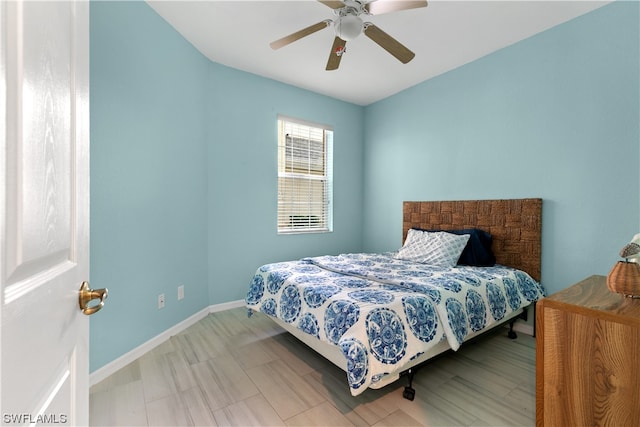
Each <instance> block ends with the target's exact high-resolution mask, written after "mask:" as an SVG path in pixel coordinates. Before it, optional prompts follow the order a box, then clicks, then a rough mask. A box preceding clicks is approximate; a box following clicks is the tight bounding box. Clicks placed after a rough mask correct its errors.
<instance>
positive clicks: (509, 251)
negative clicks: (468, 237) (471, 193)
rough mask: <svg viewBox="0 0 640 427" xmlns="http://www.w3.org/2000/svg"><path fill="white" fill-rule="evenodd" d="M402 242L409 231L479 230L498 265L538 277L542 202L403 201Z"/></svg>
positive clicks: (532, 200)
mask: <svg viewBox="0 0 640 427" xmlns="http://www.w3.org/2000/svg"><path fill="white" fill-rule="evenodd" d="M402 209H403V220H402V241H403V242H404V240H405V239H406V237H407V231H408V230H409V229H410V228H414V227H416V228H423V229H427V230H434V229H440V230H455V229H463V228H479V229H482V230H484V231H487V232H489V233H491V236H492V238H493V244H492V249H493V253H494V254H495V256H496V262H497V263H498V264H502V265H507V266H509V267H514V268H517V269H519V270H523V271H526V272H527V273H529V275H530V276H531V277H533V278H534V279H535V280H538V281H540V276H541V267H540V265H541V242H542V239H541V235H542V199H509V200H461V201H440V202H404V203H403V207H402Z"/></svg>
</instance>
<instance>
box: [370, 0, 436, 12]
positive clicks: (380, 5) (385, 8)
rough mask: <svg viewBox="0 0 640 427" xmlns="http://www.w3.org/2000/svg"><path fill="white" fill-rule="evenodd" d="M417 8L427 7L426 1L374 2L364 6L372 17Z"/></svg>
mask: <svg viewBox="0 0 640 427" xmlns="http://www.w3.org/2000/svg"><path fill="white" fill-rule="evenodd" d="M419 7H427V2H426V0H417V1H414V0H386V1H385V0H374V1H372V2H370V3H367V4H366V5H365V6H364V8H365V9H366V10H367V12H369V13H370V14H372V15H382V14H383V13H389V12H396V11H398V10H406V9H416V8H419Z"/></svg>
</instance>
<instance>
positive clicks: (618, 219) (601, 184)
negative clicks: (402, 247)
mask: <svg viewBox="0 0 640 427" xmlns="http://www.w3.org/2000/svg"><path fill="white" fill-rule="evenodd" d="M639 18H640V16H639V12H638V3H637V2H616V3H613V4H611V5H608V6H605V7H603V8H601V9H597V10H595V11H594V12H592V13H589V14H586V15H583V16H581V17H578V18H577V19H574V20H572V21H570V22H568V23H565V24H563V25H560V26H558V27H555V28H552V29H550V30H548V31H546V32H543V33H541V34H538V35H536V36H534V37H531V38H529V39H526V40H524V41H522V42H520V43H517V44H515V45H512V46H510V47H508V48H505V49H502V50H500V51H498V52H495V53H493V54H491V55H488V56H486V57H483V58H481V59H479V60H477V61H474V62H472V63H470V64H468V65H465V66H463V67H460V68H458V69H455V70H453V71H450V72H448V73H446V74H443V75H441V76H439V77H436V78H433V79H430V80H428V81H425V82H423V83H421V84H419V85H417V86H415V87H412V88H410V89H408V90H406V91H404V92H401V93H399V94H396V95H395V96H392V97H389V98H387V99H385V100H383V101H380V102H378V103H376V104H373V105H371V106H369V107H368V108H367V109H366V116H365V124H366V127H365V129H366V132H365V150H364V153H365V187H364V191H365V209H364V212H365V213H366V214H365V216H364V236H365V237H364V247H363V249H364V250H365V251H381V250H391V249H397V248H398V246H399V244H400V238H399V236H400V227H401V209H402V208H401V203H402V201H403V200H455V199H485V198H520V197H542V198H543V199H544V202H543V235H542V282H543V283H544V284H545V285H546V286H547V289H548V290H549V291H552V292H553V291H557V290H560V289H562V288H565V287H566V286H568V285H570V284H572V283H574V282H576V281H578V280H580V279H582V278H584V277H586V276H588V275H591V274H605V275H606V274H607V273H608V272H609V269H610V268H611V267H612V265H613V264H614V263H615V261H616V260H617V259H618V257H617V254H618V252H619V250H620V249H621V248H622V246H624V245H625V244H626V243H627V242H628V241H629V240H631V238H632V236H633V235H634V234H635V233H637V232H638V227H639V218H640V214H639V210H638V209H639V208H638V207H639V205H640V199H639V198H640V175H639V167H638V159H639V156H640V149H639V147H640V133H639V130H638V126H639V118H640V109H639V106H638V103H639V99H640V97H639V95H640V93H639V87H638V82H639V80H640V72H639V63H640V58H639V46H638V44H639V42H638V40H639V31H638V27H639V22H640V19H639ZM389 224H392V225H393V226H391V227H390V226H389Z"/></svg>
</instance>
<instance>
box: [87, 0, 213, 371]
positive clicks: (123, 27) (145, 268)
mask: <svg viewBox="0 0 640 427" xmlns="http://www.w3.org/2000/svg"><path fill="white" fill-rule="evenodd" d="M90 19H91V22H90V25H91V46H90V48H91V58H90V60H91V65H90V67H91V70H90V72H91V82H90V84H91V87H90V91H91V92H90V93H91V106H90V108H91V248H90V249H91V265H90V277H91V285H92V286H93V287H94V288H102V287H106V288H108V289H109V297H108V300H107V304H106V305H105V308H104V309H103V310H102V311H100V313H99V314H98V315H95V316H92V317H91V342H90V357H91V370H95V369H96V368H99V367H101V366H102V365H104V364H105V363H108V362H110V361H112V360H114V359H116V358H117V357H119V356H121V355H122V354H124V353H126V352H128V351H130V350H132V349H133V348H135V347H137V346H138V345H140V344H142V343H144V342H146V341H148V340H149V339H151V338H153V337H155V336H156V335H158V334H159V333H160V332H162V331H164V330H166V329H168V328H170V327H171V326H173V325H175V324H176V323H178V322H180V321H182V320H184V319H185V318H187V317H189V316H190V315H192V314H194V313H196V312H197V311H199V310H201V309H203V308H205V307H207V306H208V305H209V303H208V286H207V238H206V229H207V219H208V218H207V167H208V165H207V161H206V153H207V145H206V138H205V136H206V130H207V129H206V127H205V126H204V122H205V110H206V102H207V97H206V93H205V91H204V90H203V89H202V82H203V81H205V79H206V76H207V72H208V63H209V62H208V61H207V60H206V59H205V58H203V57H202V55H200V54H199V53H198V52H197V51H196V50H195V49H194V48H193V47H192V46H191V45H190V44H188V43H187V42H186V41H185V40H184V39H183V38H182V37H180V36H178V35H177V34H176V33H175V32H174V31H171V30H170V29H169V27H168V26H167V24H166V22H165V21H164V20H162V19H161V18H160V17H159V16H158V15H156V14H155V13H153V12H151V10H150V9H149V7H148V6H147V5H146V4H145V3H142V2H122V3H120V2H108V3H106V2H105V3H103V2H91V6H90ZM141 28H144V29H145V31H140V29H141ZM179 284H184V285H185V298H184V300H182V301H178V300H177V287H178V285H179ZM160 293H164V294H165V297H166V306H165V308H164V309H162V310H158V308H157V296H158V294H160Z"/></svg>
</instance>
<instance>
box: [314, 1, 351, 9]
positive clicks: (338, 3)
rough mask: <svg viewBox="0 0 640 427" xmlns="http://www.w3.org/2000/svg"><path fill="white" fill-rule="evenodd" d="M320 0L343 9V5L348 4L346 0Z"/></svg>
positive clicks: (335, 7) (331, 6)
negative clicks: (343, 0)
mask: <svg viewBox="0 0 640 427" xmlns="http://www.w3.org/2000/svg"><path fill="white" fill-rule="evenodd" d="M318 1H319V2H320V3H322V4H323V5H325V6H329V7H330V8H331V9H342V8H343V7H346V6H347V5H346V4H345V3H344V2H342V1H340V0H318Z"/></svg>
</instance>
